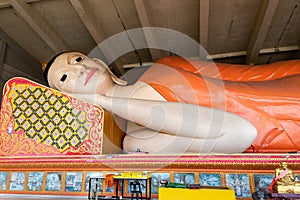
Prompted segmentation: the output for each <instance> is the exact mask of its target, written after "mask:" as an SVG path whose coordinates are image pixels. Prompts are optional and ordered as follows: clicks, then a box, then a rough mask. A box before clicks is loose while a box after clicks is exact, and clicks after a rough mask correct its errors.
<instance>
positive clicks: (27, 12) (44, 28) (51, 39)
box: [9, 0, 70, 54]
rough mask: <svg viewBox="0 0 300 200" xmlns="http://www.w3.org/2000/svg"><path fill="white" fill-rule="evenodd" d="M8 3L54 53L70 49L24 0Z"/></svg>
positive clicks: (14, 0)
mask: <svg viewBox="0 0 300 200" xmlns="http://www.w3.org/2000/svg"><path fill="white" fill-rule="evenodd" d="M9 3H10V4H11V5H12V6H13V7H14V9H15V10H16V11H17V12H18V13H19V14H20V15H21V16H22V17H23V18H24V20H25V21H26V22H27V23H28V24H29V25H30V26H31V27H32V28H33V30H35V32H36V33H37V34H38V35H39V36H40V37H41V38H42V40H43V41H44V42H45V43H46V44H47V45H48V46H49V47H50V48H51V49H52V50H53V51H54V52H55V53H57V54H58V53H61V52H63V51H68V50H70V47H69V46H68V44H67V43H66V42H65V41H64V40H63V39H62V38H61V36H60V35H59V34H58V33H57V32H56V31H55V30H54V29H53V28H52V27H51V26H50V24H49V23H48V22H47V21H46V20H45V19H44V18H43V17H42V16H41V15H40V14H39V13H38V12H37V11H36V10H35V9H34V7H32V6H31V5H29V4H28V3H26V2H25V1H24V0H9Z"/></svg>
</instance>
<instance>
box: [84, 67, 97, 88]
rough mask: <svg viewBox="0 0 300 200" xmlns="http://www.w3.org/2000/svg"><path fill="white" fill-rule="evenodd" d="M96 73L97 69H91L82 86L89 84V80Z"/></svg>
mask: <svg viewBox="0 0 300 200" xmlns="http://www.w3.org/2000/svg"><path fill="white" fill-rule="evenodd" d="M96 71H97V69H91V71H90V72H89V73H88V74H87V76H86V79H85V83H84V85H86V84H87V83H88V82H89V80H90V79H91V77H92V76H93V75H94V74H95V73H96Z"/></svg>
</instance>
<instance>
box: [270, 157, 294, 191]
mask: <svg viewBox="0 0 300 200" xmlns="http://www.w3.org/2000/svg"><path fill="white" fill-rule="evenodd" d="M275 180H276V184H275V185H274V189H275V190H276V191H277V192H278V193H297V194H299V193H300V182H296V181H295V179H294V175H293V172H292V170H291V169H289V168H288V166H287V163H286V162H281V163H280V168H277V169H276V170H275Z"/></svg>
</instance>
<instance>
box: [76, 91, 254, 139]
mask: <svg viewBox="0 0 300 200" xmlns="http://www.w3.org/2000/svg"><path fill="white" fill-rule="evenodd" d="M75 96H76V97H78V98H82V99H85V100H87V101H89V102H91V103H95V104H97V105H99V106H101V107H102V108H104V109H106V110H108V111H110V112H112V113H114V114H116V115H118V116H120V117H122V118H124V119H126V120H129V121H132V122H135V123H137V124H140V125H142V126H144V127H147V128H149V129H152V130H156V131H158V132H164V133H168V134H171V135H178V136H183V137H192V138H220V137H223V136H224V135H226V134H231V135H236V136H239V137H241V136H242V137H243V139H245V140H247V141H250V144H251V142H253V140H254V139H255V137H256V129H255V127H254V126H253V125H252V124H251V123H249V122H248V121H246V120H245V119H243V118H241V117H239V116H237V115H234V114H232V113H229V112H225V111H221V110H218V109H214V108H207V107H203V106H198V105H191V104H184V103H177V102H164V101H153V100H141V99H127V98H115V97H113V98H112V97H106V96H102V95H98V94H94V95H88V94H82V95H79V94H77V95H75Z"/></svg>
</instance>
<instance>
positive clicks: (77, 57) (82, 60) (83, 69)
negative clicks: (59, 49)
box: [48, 52, 109, 94]
mask: <svg viewBox="0 0 300 200" xmlns="http://www.w3.org/2000/svg"><path fill="white" fill-rule="evenodd" d="M105 75H107V76H108V77H109V75H108V73H107V72H106V70H105V68H103V67H101V66H99V64H98V63H97V62H95V61H94V60H92V59H90V58H88V57H87V56H85V55H83V54H81V53H78V52H69V53H63V54H61V55H59V56H58V57H57V58H56V59H55V61H54V62H53V63H52V65H51V67H50V69H49V72H48V83H49V85H50V87H52V88H55V89H57V90H60V91H64V92H68V93H85V94H86V93H96V90H97V86H98V85H99V84H101V83H100V82H101V81H104V80H105Z"/></svg>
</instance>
